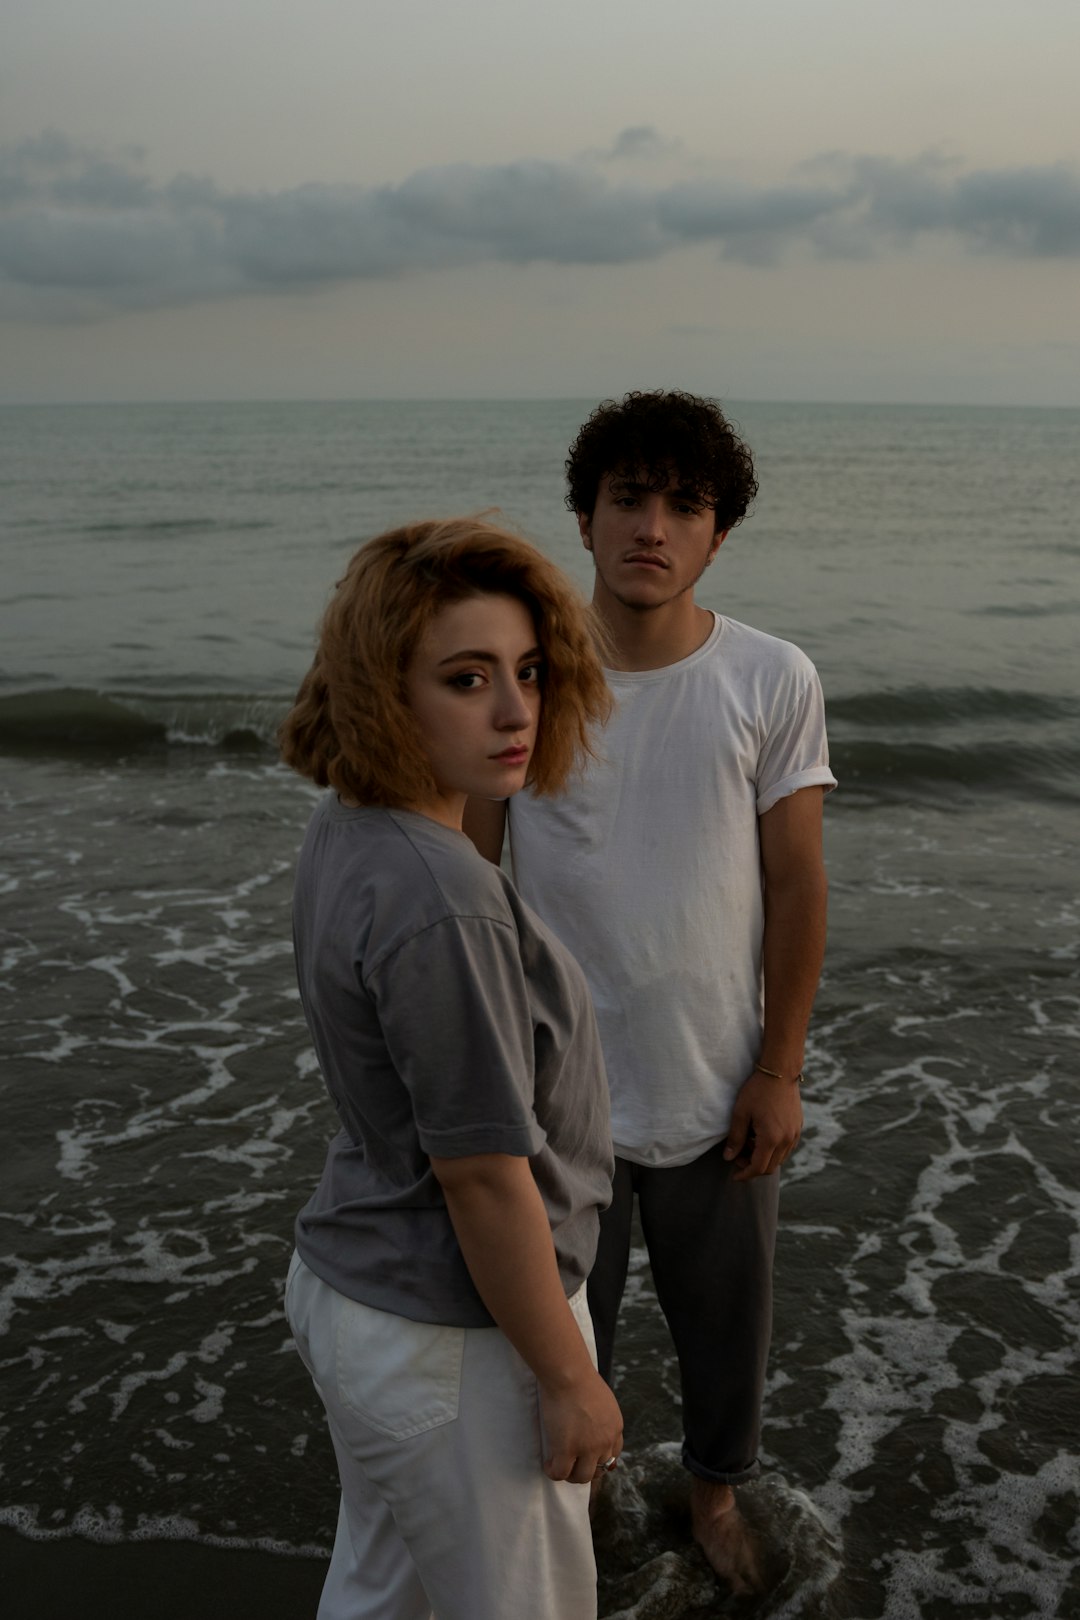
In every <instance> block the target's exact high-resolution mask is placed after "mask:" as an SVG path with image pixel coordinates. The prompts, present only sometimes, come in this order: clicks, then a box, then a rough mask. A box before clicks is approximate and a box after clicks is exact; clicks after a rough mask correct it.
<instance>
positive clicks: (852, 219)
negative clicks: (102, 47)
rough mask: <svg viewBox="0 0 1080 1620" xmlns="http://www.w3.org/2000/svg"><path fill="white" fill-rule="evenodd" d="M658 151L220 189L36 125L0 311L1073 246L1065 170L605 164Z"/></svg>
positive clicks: (2, 154) (11, 185)
mask: <svg viewBox="0 0 1080 1620" xmlns="http://www.w3.org/2000/svg"><path fill="white" fill-rule="evenodd" d="M671 150H672V148H671V144H670V143H666V142H664V141H663V140H662V138H661V137H660V136H659V135H658V134H657V132H656V131H655V130H653V129H652V128H650V127H648V126H639V127H636V128H631V129H626V130H624V131H623V132H622V133H621V134H620V135H619V136H618V138H617V139H616V141H615V143H614V146H613V147H612V148H611V150H610V151H609V152H608V153H606V154H594V157H593V158H592V159H590V158H589V157H583V158H581V159H579V160H577V161H575V162H572V163H554V162H545V161H541V160H536V161H530V162H519V163H508V164H501V165H488V166H474V165H470V164H446V165H443V166H440V167H437V168H429V169H424V170H420V171H418V172H417V173H415V174H413V175H410V176H409V177H408V178H407V179H406V180H404V181H403V182H402V183H401V184H399V185H394V186H378V187H360V186H343V185H337V186H331V185H322V184H319V183H317V182H311V183H309V184H307V185H302V186H296V187H293V188H290V189H288V190H283V191H279V192H227V191H224V190H222V189H221V188H220V187H219V186H218V185H216V183H215V182H214V181H213V180H210V179H204V178H198V177H195V176H191V175H180V176H177V177H176V178H174V179H172V180H170V181H168V182H166V183H163V184H162V183H157V182H154V181H152V180H151V179H150V178H149V177H148V176H147V175H146V173H145V172H144V168H143V158H142V154H141V153H140V152H138V151H136V150H132V149H128V150H125V151H122V152H120V153H114V154H105V153H100V152H95V151H92V150H89V149H86V148H83V147H80V146H79V145H77V144H76V143H75V142H73V141H71V140H70V139H69V138H68V137H66V136H64V135H62V134H60V133H57V132H48V133H46V134H44V135H42V136H40V137H38V138H37V139H36V140H33V141H28V142H25V143H23V144H22V145H21V146H18V147H13V148H8V149H7V150H4V151H0V299H3V304H0V308H3V307H6V309H7V312H8V313H9V314H15V313H18V314H20V315H21V316H22V317H23V318H25V317H26V316H27V315H28V314H33V313H34V312H35V310H36V312H37V314H38V317H39V318H44V317H47V316H49V315H55V314H57V313H60V312H63V311H64V310H66V311H67V312H68V313H69V314H70V313H75V314H79V315H88V314H94V313H106V312H108V311H111V310H125V309H137V308H153V307H160V306H166V305H175V304H184V303H190V302H193V301H197V300H205V299H210V298H219V297H223V296H231V295H239V294H243V293H245V292H252V291H262V292H268V291H270V292H272V291H297V292H302V291H305V290H310V289H313V288H317V287H320V286H325V285H328V284H331V283H335V282H346V281H355V280H363V279H386V278H391V277H399V276H404V275H407V274H410V273H416V272H425V271H427V272H430V271H438V270H441V269H446V268H449V267H452V266H461V265H469V264H479V263H483V262H501V263H505V264H530V263H537V262H547V263H553V264H562V265H613V264H630V263H640V262H642V261H645V260H649V259H656V258H659V257H661V256H662V255H664V254H667V253H671V252H673V251H675V250H677V249H678V248H681V247H685V246H687V245H690V244H695V243H711V244H713V245H714V246H715V247H716V249H717V250H718V252H719V253H720V254H721V255H722V256H723V257H725V258H728V259H732V260H737V261H740V262H742V263H746V264H756V265H767V264H771V263H775V262H778V261H779V260H780V259H781V258H782V257H784V256H785V255H786V254H789V253H791V252H793V251H804V252H811V253H815V254H818V255H821V256H825V257H834V258H837V257H850V256H853V255H862V256H883V255H885V254H889V253H895V252H897V251H904V250H907V249H910V248H911V247H912V246H914V245H916V244H919V243H925V242H927V241H932V240H933V239H934V238H942V237H949V238H951V239H953V240H959V241H960V242H961V243H962V244H963V245H965V246H966V247H967V248H969V249H970V250H972V251H975V252H979V253H990V254H997V255H1004V256H1010V257H1024V258H1040V257H1075V256H1078V255H1080V174H1078V172H1077V171H1076V170H1075V169H1074V168H1071V167H1069V166H1067V165H1065V164H1057V165H1051V166H1047V167H1045V168H1025V169H1011V170H981V171H972V172H967V173H964V172H960V170H959V165H958V164H957V163H956V162H955V160H952V161H950V160H946V159H944V158H943V157H941V155H940V154H935V153H929V154H923V155H922V156H920V157H917V158H913V159H910V160H907V161H899V160H895V159H885V158H880V157H869V156H854V157H852V156H846V155H843V154H830V155H829V157H828V158H826V159H822V160H820V161H817V162H814V163H809V164H807V165H804V166H802V167H801V168H800V170H799V171H797V172H796V174H795V176H794V178H793V179H792V180H791V181H790V182H789V183H787V184H783V185H778V186H771V187H770V186H762V187H756V188H755V187H750V186H745V185H735V184H733V183H730V182H726V181H724V180H723V179H695V180H692V181H685V180H684V181H675V182H672V183H668V184H664V185H658V184H653V185H648V184H646V183H644V182H642V181H641V180H640V179H638V180H636V181H633V182H630V181H626V180H624V181H622V182H616V181H613V180H612V179H611V178H610V177H609V175H608V173H606V172H605V164H607V163H608V162H609V161H610V160H612V159H617V158H635V157H646V158H649V157H652V156H659V155H663V156H665V157H668V156H670V155H671Z"/></svg>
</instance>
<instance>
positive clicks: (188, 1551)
mask: <svg viewBox="0 0 1080 1620" xmlns="http://www.w3.org/2000/svg"><path fill="white" fill-rule="evenodd" d="M326 1569H327V1560H326V1559H324V1558H311V1557H302V1556H284V1555H281V1554H275V1553H271V1552H265V1551H262V1550H260V1549H259V1548H252V1547H213V1546H208V1545H206V1543H204V1542H199V1541H117V1542H102V1541H90V1540H87V1539H86V1538H85V1537H83V1536H50V1537H40V1538H37V1537H31V1536H24V1535H21V1534H20V1533H19V1532H18V1531H17V1530H11V1529H7V1528H0V1587H2V1590H3V1593H4V1602H5V1609H6V1612H7V1613H8V1614H10V1615H11V1616H12V1617H13V1620H57V1616H58V1615H63V1616H64V1620H117V1616H121V1615H122V1616H123V1617H124V1620H151V1617H152V1620H310V1617H311V1616H312V1615H314V1613H315V1610H316V1608H317V1607H318V1602H319V1594H320V1592H321V1591H322V1584H323V1580H324V1579H325V1577H326Z"/></svg>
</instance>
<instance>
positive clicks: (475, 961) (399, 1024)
mask: <svg viewBox="0 0 1080 1620" xmlns="http://www.w3.org/2000/svg"><path fill="white" fill-rule="evenodd" d="M366 986H367V989H368V991H369V993H370V994H371V995H372V996H373V997H374V999H375V1003H376V1007H377V1011H378V1017H379V1023H380V1026H381V1029H382V1033H383V1037H384V1039H385V1041H386V1046H387V1050H388V1052H389V1054H390V1058H391V1061H392V1063H393V1064H394V1067H395V1068H396V1070H397V1072H398V1075H399V1076H400V1078H401V1082H402V1084H403V1085H404V1086H405V1088H406V1090H407V1091H408V1093H409V1099H410V1102H411V1104H412V1109H413V1116H414V1119H415V1123H416V1131H417V1136H418V1138H419V1141H420V1145H421V1147H422V1148H423V1150H424V1152H425V1153H427V1154H428V1155H429V1156H431V1155H434V1156H435V1157H438V1158H463V1157H466V1156H468V1155H469V1154H473V1153H508V1154H512V1155H514V1156H515V1157H522V1158H530V1157H532V1156H533V1155H534V1154H536V1153H538V1152H539V1151H540V1149H541V1147H543V1145H544V1142H545V1140H546V1137H545V1133H544V1131H543V1129H542V1128H541V1126H540V1125H539V1123H538V1122H537V1119H536V1116H535V1113H534V1111H533V1096H534V1086H535V1067H534V1050H533V1028H532V1016H531V1012H530V1006H529V999H528V994H527V987H526V983H525V976H524V972H523V969H522V964H521V951H520V944H519V941H518V937H517V933H516V931H515V929H514V928H513V926H512V924H509V923H503V922H499V921H495V920H493V919H491V918H488V917H460V916H455V917H447V918H445V919H443V920H442V921H439V922H436V923H433V924H431V925H430V926H429V927H427V928H425V929H423V930H421V931H420V932H419V933H417V934H415V935H413V936H412V937H411V938H410V939H409V940H407V941H406V942H405V943H404V944H403V945H401V946H399V947H398V948H397V949H396V950H395V951H394V952H393V953H392V954H391V955H390V956H388V957H387V958H384V959H383V960H382V961H380V962H379V963H378V964H377V965H376V966H375V967H374V968H373V969H372V970H371V971H370V973H369V974H368V975H367V979H366Z"/></svg>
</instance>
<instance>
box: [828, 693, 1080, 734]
mask: <svg viewBox="0 0 1080 1620" xmlns="http://www.w3.org/2000/svg"><path fill="white" fill-rule="evenodd" d="M828 713H829V720H830V721H833V720H841V721H844V722H846V723H850V724H852V725H865V726H879V727H880V726H907V725H936V726H945V725H956V724H957V723H958V722H963V721H967V720H995V721H1001V720H1022V721H1025V722H1031V721H1036V722H1039V721H1056V720H1076V719H1077V718H1080V702H1078V701H1077V700H1076V699H1075V698H1071V697H1056V696H1053V695H1052V694H1050V693H1047V692H1023V691H1019V690H1017V689H1015V688H1012V687H1001V686H904V687H897V688H895V689H893V690H885V691H881V690H878V691H870V692H860V693H856V694H854V695H853V696H851V697H842V698H831V699H830V700H829V703H828Z"/></svg>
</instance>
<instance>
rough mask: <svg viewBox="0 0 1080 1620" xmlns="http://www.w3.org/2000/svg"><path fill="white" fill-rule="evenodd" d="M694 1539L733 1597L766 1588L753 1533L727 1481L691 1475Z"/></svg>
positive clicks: (691, 1516)
mask: <svg viewBox="0 0 1080 1620" xmlns="http://www.w3.org/2000/svg"><path fill="white" fill-rule="evenodd" d="M690 1522H691V1525H692V1527H693V1532H694V1540H695V1541H696V1542H697V1544H698V1546H699V1547H700V1548H701V1550H702V1552H703V1553H704V1554H705V1557H706V1558H707V1559H708V1560H709V1563H710V1564H711V1565H712V1567H713V1569H714V1570H715V1571H716V1573H717V1575H719V1577H720V1579H721V1580H722V1581H726V1582H727V1584H728V1585H729V1586H730V1587H731V1590H732V1591H733V1592H734V1593H735V1595H736V1596H737V1597H745V1596H747V1595H749V1594H751V1593H757V1592H764V1591H765V1590H766V1581H765V1573H764V1568H763V1560H762V1556H761V1549H760V1548H759V1546H758V1544H757V1537H756V1536H755V1535H754V1533H753V1531H752V1530H751V1529H750V1526H749V1525H748V1524H747V1522H746V1520H745V1519H744V1518H743V1516H742V1514H741V1513H740V1512H739V1509H738V1506H737V1505H736V1502H735V1492H734V1491H733V1490H732V1488H731V1486H730V1485H714V1484H713V1483H712V1482H711V1481H710V1480H705V1479H695V1480H694V1483H693V1485H692V1486H691V1488H690Z"/></svg>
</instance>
